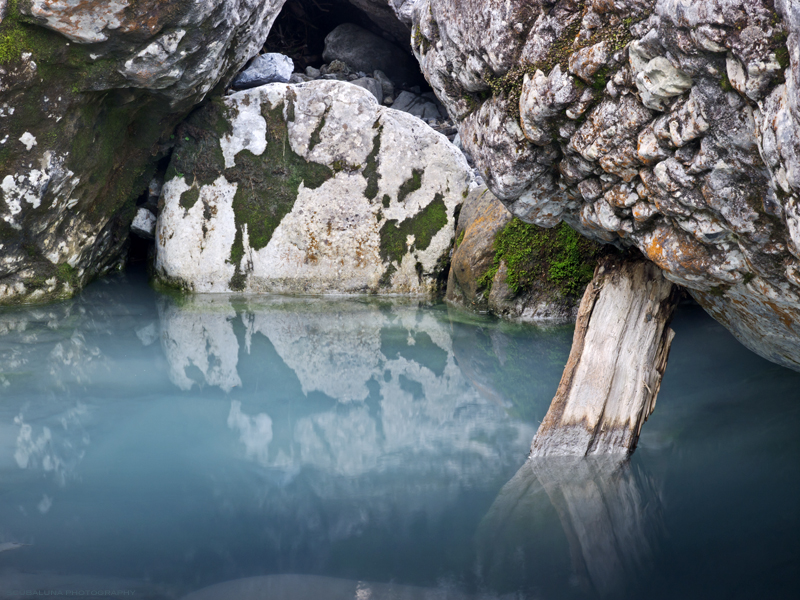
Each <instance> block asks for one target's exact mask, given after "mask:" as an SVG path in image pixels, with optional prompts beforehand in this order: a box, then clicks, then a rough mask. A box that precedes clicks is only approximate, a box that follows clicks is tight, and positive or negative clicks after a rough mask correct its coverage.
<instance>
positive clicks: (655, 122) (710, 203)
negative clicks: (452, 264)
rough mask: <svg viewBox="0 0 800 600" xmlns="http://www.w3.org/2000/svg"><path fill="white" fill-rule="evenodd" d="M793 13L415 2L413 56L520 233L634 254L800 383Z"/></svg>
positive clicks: (660, 5) (780, 4) (669, 5)
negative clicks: (573, 238) (563, 228)
mask: <svg viewBox="0 0 800 600" xmlns="http://www.w3.org/2000/svg"><path fill="white" fill-rule="evenodd" d="M799 44H800V10H798V6H797V2H794V1H791V0H775V1H774V2H773V0H614V1H613V2H609V1H607V0H587V1H585V2H577V1H575V0H559V1H550V0H547V1H545V0H535V1H530V0H509V1H508V2H503V3H500V4H498V3H493V2H489V1H488V0H437V1H435V2H434V1H432V0H419V1H418V2H417V3H416V5H415V7H414V27H413V33H412V46H413V49H414V52H415V54H416V56H417V58H418V60H419V62H420V64H421V66H422V69H423V72H424V73H425V75H426V78H427V79H428V81H429V82H430V83H431V85H432V86H433V88H434V90H435V92H436V94H437V96H438V97H439V99H440V100H441V101H442V102H443V104H444V105H445V106H446V108H447V110H448V112H449V113H450V115H451V116H452V117H454V118H456V119H457V120H458V121H459V125H458V127H459V134H460V139H461V143H462V144H463V146H464V148H465V150H466V151H467V152H468V153H469V154H471V156H472V157H473V158H474V160H475V162H476V165H477V166H478V167H479V169H480V170H481V172H482V174H483V175H484V176H485V180H486V182H487V184H488V186H489V188H490V189H491V190H492V191H493V192H494V193H495V195H496V196H497V197H498V198H499V199H500V200H501V201H502V202H503V203H504V204H505V205H506V206H508V207H509V209H510V210H511V212H512V213H513V214H514V215H516V216H517V217H519V218H520V219H522V220H524V221H526V222H530V223H537V224H539V225H544V226H554V225H555V224H557V223H558V222H559V221H562V220H563V221H566V222H567V223H569V224H570V225H571V226H572V227H574V228H575V229H577V230H578V231H580V232H581V233H583V234H584V235H586V236H588V237H590V238H593V239H595V240H598V241H605V242H613V243H615V244H616V245H619V246H628V247H630V246H634V247H637V248H638V249H639V250H641V252H642V253H644V254H645V255H646V256H647V257H648V258H649V259H650V260H652V261H653V262H654V263H656V264H657V265H658V266H659V267H661V268H662V269H663V270H664V272H665V274H666V276H667V277H668V278H669V279H671V280H672V281H674V282H676V283H679V284H682V285H684V286H686V287H687V288H688V289H689V290H690V292H691V294H692V295H693V296H694V297H695V298H696V299H697V300H698V301H699V302H700V303H701V304H702V305H703V306H704V307H705V308H706V310H708V311H709V312H710V313H711V314H712V315H713V316H714V317H715V318H716V319H717V320H719V321H720V322H721V323H723V324H724V325H725V326H726V327H728V328H729V329H730V330H731V331H732V332H733V333H734V334H735V335H736V336H737V337H738V338H739V339H740V340H741V341H742V342H743V343H744V344H745V345H747V346H748V347H749V348H751V349H752V350H754V351H755V352H757V353H759V354H761V355H762V356H764V357H766V358H768V359H770V360H772V361H774V362H777V363H779V364H782V365H785V366H789V367H791V368H794V369H800V92H799V90H798V85H799V84H800V45H799Z"/></svg>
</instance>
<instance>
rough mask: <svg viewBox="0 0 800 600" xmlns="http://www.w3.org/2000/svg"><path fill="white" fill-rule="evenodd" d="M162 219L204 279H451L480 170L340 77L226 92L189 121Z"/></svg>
mask: <svg viewBox="0 0 800 600" xmlns="http://www.w3.org/2000/svg"><path fill="white" fill-rule="evenodd" d="M177 135H178V137H179V142H178V146H177V147H176V150H175V152H174V154H173V156H172V159H171V163H170V166H169V169H168V171H167V178H166V179H167V180H166V182H165V184H164V188H163V191H162V196H161V199H162V202H163V209H162V211H161V213H160V215H159V220H158V226H157V230H156V243H157V271H158V274H159V277H160V278H161V279H162V281H164V282H166V283H168V284H171V285H174V286H177V287H180V288H182V289H186V290H189V291H195V292H278V293H314V294H319V293H363V292H371V293H391V294H394V293H403V294H419V295H423V296H428V295H433V294H435V293H438V292H439V291H440V288H441V287H442V285H443V278H444V276H445V273H446V268H447V265H448V263H449V255H450V250H451V248H452V243H453V232H454V230H455V220H456V210H457V208H458V207H459V206H460V205H461V203H462V202H463V200H464V198H465V197H466V196H467V194H468V191H469V187H470V185H471V183H472V171H471V169H470V168H469V166H468V165H467V162H466V160H465V159H464V156H463V155H462V154H461V152H460V151H459V150H458V149H457V148H456V147H455V146H453V145H452V144H451V143H450V142H448V140H447V138H446V137H445V136H443V135H441V134H440V133H437V132H435V131H434V130H433V129H431V128H430V127H428V126H427V125H426V124H425V123H423V122H422V121H420V120H419V119H417V118H415V117H413V116H411V115H409V114H406V113H403V112H400V111H396V110H393V109H390V108H386V107H382V106H380V105H379V104H378V102H377V101H376V100H375V98H374V96H373V95H372V94H371V93H370V92H368V91H367V90H365V89H363V88H361V87H359V86H356V85H352V84H350V83H346V82H341V81H311V82H308V83H303V84H299V85H287V84H281V83H273V84H270V85H266V86H262V87H259V88H254V89H252V90H247V91H242V92H238V93H236V94H233V95H231V96H227V97H225V98H221V99H217V100H215V101H214V102H212V103H209V104H207V105H206V106H205V107H203V108H202V109H200V110H198V111H197V112H196V113H194V114H193V115H192V116H191V117H190V118H189V119H188V121H187V122H186V123H184V124H182V125H181V126H180V127H179V128H178V132H177Z"/></svg>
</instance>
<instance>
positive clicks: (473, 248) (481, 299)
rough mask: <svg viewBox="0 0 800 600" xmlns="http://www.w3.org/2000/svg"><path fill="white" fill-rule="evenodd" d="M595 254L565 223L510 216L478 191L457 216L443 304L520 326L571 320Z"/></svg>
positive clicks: (592, 246)
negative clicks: (546, 225)
mask: <svg viewBox="0 0 800 600" xmlns="http://www.w3.org/2000/svg"><path fill="white" fill-rule="evenodd" d="M599 250H600V248H598V247H597V245H596V244H594V243H592V242H589V241H588V240H586V239H583V238H580V237H579V236H578V235H577V234H576V233H575V232H574V231H572V230H571V229H569V227H567V226H566V225H561V226H560V227H558V228H556V229H543V228H540V227H537V226H535V225H527V224H525V223H522V222H520V221H519V220H517V219H514V218H513V217H512V215H511V213H509V212H508V210H507V209H506V207H505V206H504V205H503V203H502V202H500V201H499V200H498V199H497V198H496V197H495V196H494V195H493V194H492V193H491V192H490V191H488V189H487V188H486V187H485V186H481V187H479V188H476V189H475V190H473V191H472V193H471V194H470V195H469V196H468V197H467V199H466V200H465V201H464V206H463V207H462V209H461V213H460V214H459V217H458V226H457V227H456V247H455V250H454V251H453V257H452V264H451V267H450V274H449V277H448V280H447V301H448V302H450V303H451V304H454V305H457V306H463V307H465V308H469V309H472V310H476V311H479V312H490V313H492V314H495V315H499V316H503V317H507V318H512V319H518V320H522V321H537V322H565V321H574V320H575V318H576V316H577V313H578V303H579V302H580V297H581V295H582V294H583V290H584V288H585V286H586V284H587V283H588V282H589V280H590V279H591V277H592V273H593V272H594V267H595V265H596V262H597V260H596V256H597V255H598V252H599Z"/></svg>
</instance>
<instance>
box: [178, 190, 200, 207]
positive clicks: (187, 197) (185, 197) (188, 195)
mask: <svg viewBox="0 0 800 600" xmlns="http://www.w3.org/2000/svg"><path fill="white" fill-rule="evenodd" d="M199 198H200V190H199V189H198V188H197V187H191V188H189V189H188V190H186V191H185V192H183V193H182V194H181V199H180V205H181V206H182V207H183V208H185V209H186V210H189V209H190V208H192V207H193V206H194V205H195V204H197V200H198V199H199Z"/></svg>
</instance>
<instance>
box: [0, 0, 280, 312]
mask: <svg viewBox="0 0 800 600" xmlns="http://www.w3.org/2000/svg"><path fill="white" fill-rule="evenodd" d="M283 3H284V0H223V1H214V0H170V1H165V0H111V1H103V2H100V1H95V0H86V1H81V2H73V1H69V2H67V1H63V0H9V1H8V2H3V4H2V10H0V304H13V303H20V302H36V301H47V300H52V299H55V298H63V297H68V296H70V295H72V294H73V293H74V292H75V291H76V290H77V289H80V287H82V286H83V285H84V284H85V283H87V282H88V281H89V280H91V279H92V278H93V277H95V276H97V275H99V274H102V273H105V272H107V271H109V270H110V269H113V268H115V267H117V266H119V265H120V264H121V261H122V260H124V247H125V244H126V241H127V239H128V231H129V227H130V224H131V221H132V220H133V218H134V213H135V200H136V198H137V196H139V195H140V194H141V193H142V192H144V191H145V189H146V188H147V185H148V183H149V181H150V179H151V177H152V175H153V173H154V171H155V170H156V164H157V162H158V160H159V159H160V158H162V157H164V156H166V154H167V153H168V150H169V148H170V146H171V141H170V139H169V134H170V132H171V131H172V130H173V128H174V127H175V125H176V124H177V123H178V122H180V120H181V119H182V118H184V117H185V116H186V114H187V112H188V111H189V109H190V108H191V107H192V106H193V105H195V104H196V103H197V102H199V101H200V100H201V99H203V98H204V97H205V96H206V94H208V93H209V92H210V91H211V90H212V89H214V88H215V86H217V85H219V84H221V83H222V84H224V83H226V82H227V81H228V80H229V79H230V78H231V77H232V76H233V75H234V74H235V73H236V71H238V70H239V68H240V67H241V66H242V65H243V64H244V63H245V61H247V60H248V59H249V58H250V57H252V56H253V55H255V54H256V53H257V51H258V49H259V48H261V46H262V45H263V43H264V40H265V39H266V37H267V34H268V32H269V29H270V27H271V25H272V22H273V21H274V19H275V17H276V16H277V14H278V12H279V11H280V9H281V7H282V6H283Z"/></svg>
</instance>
